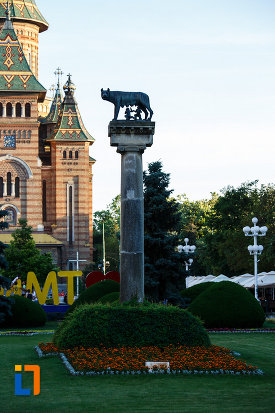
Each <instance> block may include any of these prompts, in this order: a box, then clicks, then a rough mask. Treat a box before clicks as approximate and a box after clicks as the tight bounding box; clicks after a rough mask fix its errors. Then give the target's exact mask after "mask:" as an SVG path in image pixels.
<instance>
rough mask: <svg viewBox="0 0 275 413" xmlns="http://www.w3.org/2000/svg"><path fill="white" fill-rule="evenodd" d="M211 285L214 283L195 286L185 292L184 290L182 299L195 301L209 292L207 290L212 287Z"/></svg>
mask: <svg viewBox="0 0 275 413" xmlns="http://www.w3.org/2000/svg"><path fill="white" fill-rule="evenodd" d="M211 285H213V283H212V282H206V283H201V284H196V285H193V287H189V288H185V290H182V291H181V296H182V298H190V300H191V301H193V300H194V299H195V298H197V296H198V295H200V294H201V293H202V292H204V291H205V290H207V288H209V287H211Z"/></svg>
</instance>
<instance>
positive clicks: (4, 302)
mask: <svg viewBox="0 0 275 413" xmlns="http://www.w3.org/2000/svg"><path fill="white" fill-rule="evenodd" d="M6 215H7V212H6V211H0V230H4V229H5V228H8V224H7V222H5V221H3V218H4V217H5V216H6ZM4 249H5V245H4V244H3V243H2V242H0V272H2V270H3V269H5V268H6V266H7V262H6V260H5V257H4ZM9 286H10V280H9V279H7V278H5V277H3V276H2V275H1V273H0V288H9ZM11 306H12V300H11V299H10V298H8V297H4V296H0V324H2V323H3V322H4V321H5V320H6V318H7V317H8V316H11Z"/></svg>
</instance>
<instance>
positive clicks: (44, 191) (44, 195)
mask: <svg viewBox="0 0 275 413" xmlns="http://www.w3.org/2000/svg"><path fill="white" fill-rule="evenodd" d="M42 208H43V221H44V222H45V221H47V182H46V181H45V180H44V181H43V188H42Z"/></svg>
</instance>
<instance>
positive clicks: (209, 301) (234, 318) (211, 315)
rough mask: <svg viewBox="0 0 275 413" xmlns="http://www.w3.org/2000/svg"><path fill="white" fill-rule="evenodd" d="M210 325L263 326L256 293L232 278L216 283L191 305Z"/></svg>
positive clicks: (262, 315) (262, 316)
mask: <svg viewBox="0 0 275 413" xmlns="http://www.w3.org/2000/svg"><path fill="white" fill-rule="evenodd" d="M188 310H189V311H190V312H191V313H192V314H194V315H196V316H198V317H200V318H201V319H202V320H203V321H204V323H205V326H206V327H207V328H215V327H216V328H226V327H228V328H245V327H247V328H251V327H252V328H253V327H261V326H262V325H263V323H264V320H265V314H264V311H263V309H262V307H261V305H260V304H259V303H258V301H257V300H256V299H255V297H254V296H253V295H252V294H251V293H250V292H249V291H247V290H246V289H245V288H244V287H242V286H240V285H238V284H235V283H234V282H231V281H222V282H219V283H213V285H211V286H210V287H209V288H207V289H206V290H205V291H204V292H202V293H201V294H200V295H199V296H198V297H197V298H196V299H195V300H194V301H193V302H192V303H191V304H190V306H189V307H188Z"/></svg>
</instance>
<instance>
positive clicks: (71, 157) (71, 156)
mask: <svg viewBox="0 0 275 413" xmlns="http://www.w3.org/2000/svg"><path fill="white" fill-rule="evenodd" d="M69 159H73V152H72V151H70V152H69Z"/></svg>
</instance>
